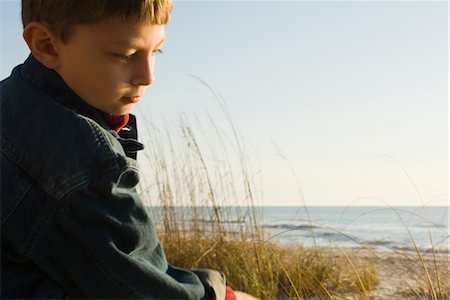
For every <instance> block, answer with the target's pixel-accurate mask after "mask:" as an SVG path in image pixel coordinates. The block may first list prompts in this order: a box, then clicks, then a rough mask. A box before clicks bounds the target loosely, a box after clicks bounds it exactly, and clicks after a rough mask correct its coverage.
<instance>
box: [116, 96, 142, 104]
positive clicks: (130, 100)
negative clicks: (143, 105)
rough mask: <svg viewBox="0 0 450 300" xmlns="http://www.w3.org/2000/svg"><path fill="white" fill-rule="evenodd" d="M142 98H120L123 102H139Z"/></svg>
mask: <svg viewBox="0 0 450 300" xmlns="http://www.w3.org/2000/svg"><path fill="white" fill-rule="evenodd" d="M140 99H141V96H133V97H122V98H120V100H122V102H125V103H127V104H130V103H138V102H139V100H140Z"/></svg>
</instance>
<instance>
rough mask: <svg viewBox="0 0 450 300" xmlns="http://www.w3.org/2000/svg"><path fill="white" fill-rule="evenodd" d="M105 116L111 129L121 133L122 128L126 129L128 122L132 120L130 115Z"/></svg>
mask: <svg viewBox="0 0 450 300" xmlns="http://www.w3.org/2000/svg"><path fill="white" fill-rule="evenodd" d="M103 116H104V117H105V120H106V123H108V125H109V126H111V128H112V129H113V130H114V131H115V132H117V133H119V131H120V130H122V128H124V127H125V126H126V125H127V124H128V121H129V120H130V116H129V115H128V114H126V115H113V114H110V113H103Z"/></svg>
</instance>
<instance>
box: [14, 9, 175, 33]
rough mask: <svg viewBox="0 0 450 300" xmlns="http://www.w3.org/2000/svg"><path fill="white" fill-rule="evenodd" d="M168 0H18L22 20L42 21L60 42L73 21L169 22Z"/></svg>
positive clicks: (26, 22) (25, 21)
mask: <svg viewBox="0 0 450 300" xmlns="http://www.w3.org/2000/svg"><path fill="white" fill-rule="evenodd" d="M172 6H173V4H172V0H22V23H23V26H24V27H25V26H26V25H27V24H28V23H30V22H33V21H39V22H43V23H45V24H46V25H47V26H49V27H50V29H51V30H52V31H53V32H54V33H55V34H56V35H57V36H58V37H59V38H61V39H62V40H63V41H64V40H66V39H67V37H68V36H69V34H70V28H71V27H72V26H73V25H75V24H91V23H96V22H98V21H101V20H102V19H105V18H108V17H118V18H121V19H127V18H129V17H134V18H135V19H136V20H138V21H143V22H146V23H150V24H155V25H164V24H166V23H167V22H168V21H169V15H170V12H171V11H172Z"/></svg>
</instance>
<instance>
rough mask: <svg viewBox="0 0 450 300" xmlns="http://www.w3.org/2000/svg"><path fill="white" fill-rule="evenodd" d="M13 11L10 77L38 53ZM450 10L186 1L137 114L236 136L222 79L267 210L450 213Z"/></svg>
mask: <svg viewBox="0 0 450 300" xmlns="http://www.w3.org/2000/svg"><path fill="white" fill-rule="evenodd" d="M0 9H1V16H0V17H1V36H2V38H1V42H2V43H1V45H0V53H1V65H0V77H1V78H5V77H7V76H8V75H9V73H10V71H11V69H12V68H13V67H14V66H15V65H17V64H20V63H21V62H23V60H24V59H25V58H26V57H27V55H28V49H27V47H26V45H25V43H24V42H23V40H22V38H21V30H22V29H21V23H20V2H19V1H14V0H13V1H5V0H1V6H0ZM448 12H449V10H448V3H447V2H445V1H397V2H392V1H365V2H361V1H351V2H349V1H347V2H342V1H328V2H325V1H286V2H281V1H278V2H270V1H175V5H174V11H173V13H172V16H171V20H170V23H169V24H168V26H167V28H166V32H167V39H166V43H165V45H164V47H163V51H164V54H162V55H160V56H158V58H157V66H156V81H155V83H154V84H153V85H152V86H151V87H150V88H149V89H148V90H147V93H146V95H145V96H144V97H143V99H142V101H141V103H139V104H138V107H137V108H136V114H137V115H138V117H140V120H141V121H140V122H141V123H140V124H141V125H142V122H143V120H145V122H148V123H149V124H151V125H152V126H156V127H158V126H162V127H164V126H167V124H170V125H172V124H178V123H179V120H180V118H182V117H186V118H189V119H190V120H194V121H193V122H194V123H195V122H196V120H199V123H201V124H204V126H205V127H206V128H205V129H204V130H205V131H208V130H210V128H208V126H209V123H208V118H212V119H213V120H214V121H215V123H216V124H217V126H218V127H219V128H221V129H222V128H224V129H223V130H224V131H226V130H229V129H226V128H227V126H228V125H227V114H226V113H224V111H223V109H222V108H221V104H220V103H219V102H218V101H217V99H216V97H215V96H214V94H213V92H212V91H211V90H210V89H209V88H208V87H207V86H206V85H208V86H209V87H210V88H211V89H212V90H213V91H214V93H216V94H220V95H221V97H222V99H223V101H224V103H225V105H226V107H227V108H226V109H227V111H228V112H229V115H230V116H231V117H232V120H233V124H234V126H235V128H236V130H237V132H238V133H239V136H240V138H241V139H242V141H243V144H244V145H245V153H246V157H247V158H248V160H249V161H250V162H251V166H252V171H251V172H252V175H254V176H255V178H256V179H255V181H256V182H257V186H258V187H257V188H256V190H257V191H258V193H259V194H260V199H259V201H260V202H259V204H264V205H303V204H306V205H311V206H315V205H317V206H321V205H333V206H334V205H336V206H337V205H392V206H398V205H441V206H444V205H449V202H448V150H449V149H448V112H449V111H448V74H449V73H448ZM205 84H206V85H205ZM149 120H150V121H149ZM145 125H148V124H147V123H146V124H144V126H145ZM174 126H176V125H174ZM142 136H143V138H144V142H145V139H146V137H145V134H144V135H142ZM175 138H177V137H175ZM143 165H144V166H145V162H143Z"/></svg>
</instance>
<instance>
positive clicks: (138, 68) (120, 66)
mask: <svg viewBox="0 0 450 300" xmlns="http://www.w3.org/2000/svg"><path fill="white" fill-rule="evenodd" d="M164 38H165V31H164V26H163V25H151V24H145V23H141V22H136V21H130V20H125V21H123V20H116V19H108V20H104V21H101V22H99V23H95V24H89V25H75V26H74V27H73V29H72V30H71V31H70V35H69V37H68V39H67V41H65V43H63V42H62V41H59V40H58V41H57V48H56V49H57V52H58V57H59V65H58V67H57V68H55V71H56V72H58V73H59V75H60V76H61V77H62V78H63V79H64V81H65V82H66V83H67V84H68V85H69V86H70V87H71V88H72V89H73V90H74V91H75V93H77V94H78V96H80V97H81V98H82V99H83V100H84V101H86V102H87V103H89V104H90V105H91V106H93V107H95V108H97V109H99V110H102V111H104V112H107V113H112V114H117V115H122V114H126V113H128V112H129V111H130V110H131V109H132V108H133V106H134V105H135V104H136V103H137V102H138V101H139V100H140V97H141V96H142V94H143V93H144V91H145V89H146V88H147V87H148V86H149V85H150V84H151V83H152V82H153V81H154V69H155V54H156V53H157V52H158V51H159V50H160V49H161V47H162V44H163V42H164Z"/></svg>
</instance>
